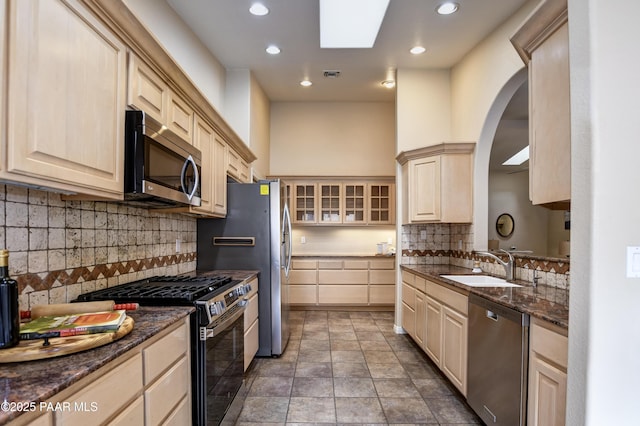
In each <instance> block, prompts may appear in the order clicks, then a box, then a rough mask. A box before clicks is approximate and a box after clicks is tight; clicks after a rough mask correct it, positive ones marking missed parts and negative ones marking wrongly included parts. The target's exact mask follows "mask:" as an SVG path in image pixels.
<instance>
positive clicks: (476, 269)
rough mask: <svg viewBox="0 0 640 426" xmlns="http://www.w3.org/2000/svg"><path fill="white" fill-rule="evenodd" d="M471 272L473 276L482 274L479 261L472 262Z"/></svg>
mask: <svg viewBox="0 0 640 426" xmlns="http://www.w3.org/2000/svg"><path fill="white" fill-rule="evenodd" d="M471 272H473V273H474V274H479V273H481V272H482V268H480V261H479V260H474V261H473V269H472V270H471Z"/></svg>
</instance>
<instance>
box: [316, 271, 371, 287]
mask: <svg viewBox="0 0 640 426" xmlns="http://www.w3.org/2000/svg"><path fill="white" fill-rule="evenodd" d="M368 280H369V277H368V271H360V270H357V271H354V270H352V271H318V283H319V284H367V282H368Z"/></svg>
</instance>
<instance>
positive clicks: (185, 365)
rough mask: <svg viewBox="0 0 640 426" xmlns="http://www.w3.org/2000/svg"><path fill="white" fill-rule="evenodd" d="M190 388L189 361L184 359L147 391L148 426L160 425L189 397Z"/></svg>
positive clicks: (145, 407) (146, 414)
mask: <svg viewBox="0 0 640 426" xmlns="http://www.w3.org/2000/svg"><path fill="white" fill-rule="evenodd" d="M189 387H190V377H189V360H188V359H187V358H186V357H183V358H182V359H180V360H179V361H178V362H177V363H176V364H175V365H174V366H173V367H172V368H171V369H170V370H169V371H167V372H166V373H165V374H164V375H163V376H161V377H160V378H159V379H158V381H157V382H156V383H154V384H153V385H152V386H150V387H149V388H148V389H147V390H146V391H145V393H144V400H145V404H144V410H145V419H146V424H149V425H157V424H159V423H160V421H162V419H164V418H165V417H166V416H167V415H168V414H169V413H170V412H171V411H172V410H173V408H174V407H176V406H177V405H178V403H179V402H180V400H181V399H182V398H184V397H185V396H187V395H188V393H189Z"/></svg>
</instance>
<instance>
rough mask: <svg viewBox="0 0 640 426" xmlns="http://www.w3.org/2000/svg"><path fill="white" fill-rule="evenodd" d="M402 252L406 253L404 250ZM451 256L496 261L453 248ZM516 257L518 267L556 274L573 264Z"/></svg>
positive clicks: (554, 260) (553, 259) (563, 271)
mask: <svg viewBox="0 0 640 426" xmlns="http://www.w3.org/2000/svg"><path fill="white" fill-rule="evenodd" d="M402 252H403V255H404V250H403V251H402ZM449 256H451V257H454V258H458V259H465V260H480V261H482V262H488V263H496V261H495V259H492V258H490V257H488V256H482V255H478V254H475V253H469V252H462V251H457V250H452V251H451V252H450V253H449ZM497 256H498V257H500V258H502V257H504V258H505V259H506V256H504V255H500V254H497ZM514 257H515V261H516V268H524V269H531V270H536V271H541V272H553V273H556V274H566V273H568V272H569V270H570V266H571V264H570V262H569V261H566V262H564V261H562V260H560V259H557V258H544V257H536V256H531V257H529V256H526V255H524V256H523V255H515V256H514Z"/></svg>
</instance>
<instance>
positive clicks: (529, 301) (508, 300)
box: [400, 265, 569, 329]
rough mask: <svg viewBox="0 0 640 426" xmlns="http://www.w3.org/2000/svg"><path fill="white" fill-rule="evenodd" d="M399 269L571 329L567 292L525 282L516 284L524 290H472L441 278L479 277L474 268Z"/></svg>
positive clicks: (499, 288)
mask: <svg viewBox="0 0 640 426" xmlns="http://www.w3.org/2000/svg"><path fill="white" fill-rule="evenodd" d="M400 269H401V270H406V271H408V272H411V273H414V274H417V275H419V276H421V277H423V278H426V279H428V280H432V281H436V282H437V283H439V284H442V285H445V286H449V287H455V288H457V289H458V290H462V291H463V292H465V293H475V294H477V295H479V296H482V297H484V298H486V299H489V300H491V301H494V302H496V303H499V304H501V305H504V306H506V307H509V308H513V309H516V310H518V311H520V312H523V313H525V314H529V315H531V316H532V317H536V318H539V319H542V320H545V321H549V322H551V323H553V324H556V325H558V326H560V327H562V328H565V329H567V328H568V326H569V291H568V290H565V289H560V288H555V287H549V286H545V285H538V286H537V287H535V288H534V287H532V285H531V283H530V282H526V281H522V280H515V281H513V282H514V283H515V284H519V285H521V286H522V287H470V286H466V285H464V284H460V283H458V282H455V281H451V280H448V279H446V278H443V277H441V276H440V275H476V274H472V273H471V269H467V268H462V267H459V266H452V265H401V266H400ZM484 275H487V274H484Z"/></svg>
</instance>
